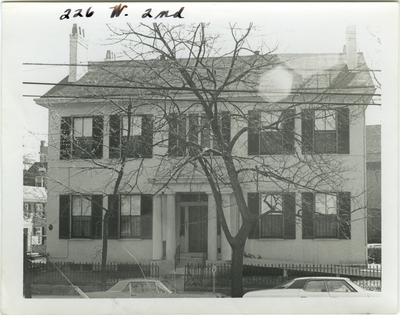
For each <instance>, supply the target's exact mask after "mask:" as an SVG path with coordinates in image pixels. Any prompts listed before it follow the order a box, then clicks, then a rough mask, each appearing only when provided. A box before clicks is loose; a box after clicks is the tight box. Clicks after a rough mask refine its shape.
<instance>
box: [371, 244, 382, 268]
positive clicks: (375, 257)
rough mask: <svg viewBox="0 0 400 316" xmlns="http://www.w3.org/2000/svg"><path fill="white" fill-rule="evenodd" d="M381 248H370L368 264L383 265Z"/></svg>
mask: <svg viewBox="0 0 400 316" xmlns="http://www.w3.org/2000/svg"><path fill="white" fill-rule="evenodd" d="M381 250H382V249H381V248H380V247H379V248H378V247H373V248H372V247H371V248H368V263H377V264H380V263H381Z"/></svg>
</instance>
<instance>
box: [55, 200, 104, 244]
mask: <svg viewBox="0 0 400 316" xmlns="http://www.w3.org/2000/svg"><path fill="white" fill-rule="evenodd" d="M102 208H103V197H102V196H101V195H86V196H80V195H79V196H78V195H60V216H59V238H60V239H69V238H90V239H99V238H101V235H102V231H101V229H102V212H103V209H102Z"/></svg>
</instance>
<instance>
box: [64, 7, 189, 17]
mask: <svg viewBox="0 0 400 316" xmlns="http://www.w3.org/2000/svg"><path fill="white" fill-rule="evenodd" d="M125 8H128V6H127V5H122V4H118V5H116V6H113V7H111V8H110V9H112V10H113V11H112V12H111V15H110V18H114V17H119V16H120V15H121V13H122V11H123V10H124V9H125ZM184 9H185V7H182V8H180V9H179V11H177V12H175V13H173V14H169V11H168V10H166V11H161V12H160V13H158V14H157V15H155V16H154V19H157V18H164V17H166V18H179V19H183V18H184V17H183V16H182V12H183V10H184ZM82 11H83V9H77V10H75V13H74V14H71V12H72V10H71V9H67V10H65V11H64V14H62V15H61V16H60V20H66V19H67V20H68V19H69V18H70V15H72V18H77V17H81V18H83V17H84V16H83V13H82ZM151 11H152V9H151V8H150V9H147V10H145V12H144V13H143V14H142V19H145V18H152V17H153V15H152V13H151ZM93 15H94V11H92V7H90V8H88V9H87V10H86V13H85V17H87V18H90V17H92V16H93ZM124 16H128V13H125V14H124Z"/></svg>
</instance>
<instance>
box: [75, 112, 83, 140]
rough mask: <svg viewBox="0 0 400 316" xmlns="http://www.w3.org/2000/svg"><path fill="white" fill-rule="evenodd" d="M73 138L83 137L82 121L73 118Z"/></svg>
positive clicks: (78, 118)
mask: <svg viewBox="0 0 400 316" xmlns="http://www.w3.org/2000/svg"><path fill="white" fill-rule="evenodd" d="M74 136H75V137H82V136H83V119H82V118H80V117H77V118H74Z"/></svg>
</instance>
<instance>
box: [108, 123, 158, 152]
mask: <svg viewBox="0 0 400 316" xmlns="http://www.w3.org/2000/svg"><path fill="white" fill-rule="evenodd" d="M152 118H153V116H152V115H137V116H136V115H133V116H131V117H130V119H128V116H127V115H125V116H118V115H112V116H110V158H120V157H121V155H122V154H124V156H125V157H126V158H151V157H152V156H153V119H152Z"/></svg>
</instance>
